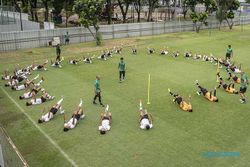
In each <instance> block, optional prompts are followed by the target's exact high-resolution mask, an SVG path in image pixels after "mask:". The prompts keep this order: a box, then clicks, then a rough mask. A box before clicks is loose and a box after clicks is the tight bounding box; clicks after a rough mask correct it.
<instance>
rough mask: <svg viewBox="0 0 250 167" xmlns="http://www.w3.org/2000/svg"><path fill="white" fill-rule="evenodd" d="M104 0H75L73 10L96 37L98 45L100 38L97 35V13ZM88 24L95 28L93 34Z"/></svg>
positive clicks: (99, 12)
mask: <svg viewBox="0 0 250 167" xmlns="http://www.w3.org/2000/svg"><path fill="white" fill-rule="evenodd" d="M103 4H104V0H76V1H75V4H74V7H73V10H74V12H76V13H77V14H78V15H79V18H80V23H81V24H82V25H83V26H84V27H85V28H88V30H89V31H90V33H91V34H92V35H93V37H94V38H95V39H96V44H97V45H99V44H100V41H99V40H101V38H99V37H98V36H99V35H98V30H99V25H98V23H99V15H100V14H101V12H102V8H103ZM90 26H93V27H94V29H95V34H94V33H93V32H92V31H91V29H90Z"/></svg>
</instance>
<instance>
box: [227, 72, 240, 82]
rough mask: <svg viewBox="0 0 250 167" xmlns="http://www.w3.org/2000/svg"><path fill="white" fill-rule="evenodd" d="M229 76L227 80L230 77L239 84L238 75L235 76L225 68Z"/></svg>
mask: <svg viewBox="0 0 250 167" xmlns="http://www.w3.org/2000/svg"><path fill="white" fill-rule="evenodd" d="M226 71H227V73H228V75H229V77H228V78H227V80H228V81H230V80H231V79H232V80H233V81H234V82H235V83H237V84H240V77H237V76H236V75H234V74H232V73H231V72H230V71H229V70H228V69H226Z"/></svg>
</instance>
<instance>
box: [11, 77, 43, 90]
mask: <svg viewBox="0 0 250 167" xmlns="http://www.w3.org/2000/svg"><path fill="white" fill-rule="evenodd" d="M35 78H36V77H35ZM34 80H35V79H32V80H30V81H27V82H25V83H24V84H22V85H14V86H12V87H11V89H12V90H25V89H27V88H29V87H30V85H31V84H32V85H34V87H39V86H40V85H41V84H42V83H43V81H44V78H43V77H42V78H41V80H40V81H39V82H38V83H36V84H34Z"/></svg>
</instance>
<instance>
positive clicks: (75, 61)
mask: <svg viewBox="0 0 250 167" xmlns="http://www.w3.org/2000/svg"><path fill="white" fill-rule="evenodd" d="M80 61H81V60H80V59H72V60H69V64H73V65H77V64H78V62H80Z"/></svg>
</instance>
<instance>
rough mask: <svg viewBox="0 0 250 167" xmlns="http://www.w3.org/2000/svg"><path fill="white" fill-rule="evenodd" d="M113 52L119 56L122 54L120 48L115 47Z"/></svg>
mask: <svg viewBox="0 0 250 167" xmlns="http://www.w3.org/2000/svg"><path fill="white" fill-rule="evenodd" d="M113 52H114V53H116V54H121V53H122V47H115V46H114V48H113Z"/></svg>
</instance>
